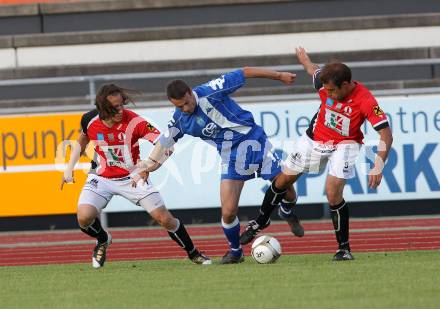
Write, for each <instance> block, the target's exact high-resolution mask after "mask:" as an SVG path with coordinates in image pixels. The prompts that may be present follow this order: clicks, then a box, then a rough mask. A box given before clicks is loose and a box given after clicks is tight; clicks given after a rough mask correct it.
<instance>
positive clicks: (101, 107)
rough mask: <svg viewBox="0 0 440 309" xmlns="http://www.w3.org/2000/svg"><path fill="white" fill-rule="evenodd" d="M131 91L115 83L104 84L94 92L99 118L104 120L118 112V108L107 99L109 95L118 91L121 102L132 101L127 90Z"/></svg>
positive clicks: (125, 103)
mask: <svg viewBox="0 0 440 309" xmlns="http://www.w3.org/2000/svg"><path fill="white" fill-rule="evenodd" d="M130 91H133V90H130V89H126V88H122V87H120V86H118V85H116V84H104V85H102V86H101V87H100V88H99V90H98V92H97V93H96V99H95V105H96V109H97V110H98V114H99V118H100V119H102V120H106V119H109V118H111V117H112V116H114V115H116V114H117V113H118V110H117V109H116V108H114V107H113V106H112V105H111V104H110V102H109V101H108V100H107V97H108V96H109V95H115V94H118V93H120V94H121V96H122V99H123V104H124V105H127V104H128V103H130V102H132V103H134V101H133V99H132V98H131V96H130V95H129V94H128V92H130Z"/></svg>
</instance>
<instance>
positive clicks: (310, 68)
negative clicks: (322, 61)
mask: <svg viewBox="0 0 440 309" xmlns="http://www.w3.org/2000/svg"><path fill="white" fill-rule="evenodd" d="M295 52H296V58H297V59H298V62H299V63H301V64H302V66H303V67H304V70H306V72H307V73H308V74H309V75H313V74H314V73H315V71H316V70H317V69H319V65H317V64H316V63H313V62H312V60H311V59H310V57H309V55H307V52H306V50H305V49H304V47H301V46H299V47H297V48H295Z"/></svg>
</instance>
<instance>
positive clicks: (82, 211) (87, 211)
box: [76, 205, 99, 228]
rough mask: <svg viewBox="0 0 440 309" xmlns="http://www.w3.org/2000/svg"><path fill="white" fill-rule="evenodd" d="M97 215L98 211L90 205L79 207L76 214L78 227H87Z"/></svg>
mask: <svg viewBox="0 0 440 309" xmlns="http://www.w3.org/2000/svg"><path fill="white" fill-rule="evenodd" d="M98 214H99V212H98V210H97V209H96V208H95V207H94V206H92V205H79V206H78V211H77V213H76V218H77V220H78V225H79V226H80V227H82V228H84V227H87V226H89V225H90V224H92V223H93V220H95V218H96V217H97V216H98Z"/></svg>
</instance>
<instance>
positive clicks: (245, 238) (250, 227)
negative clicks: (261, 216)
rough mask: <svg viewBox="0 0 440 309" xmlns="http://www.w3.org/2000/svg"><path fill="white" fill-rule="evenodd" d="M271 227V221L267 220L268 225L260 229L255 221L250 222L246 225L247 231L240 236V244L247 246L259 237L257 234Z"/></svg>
mask: <svg viewBox="0 0 440 309" xmlns="http://www.w3.org/2000/svg"><path fill="white" fill-rule="evenodd" d="M269 225H270V219H269V220H267V222H266V224H265V225H264V226H262V227H260V225H259V224H258V223H257V221H255V220H251V221H249V223H248V224H247V225H246V229H245V230H244V232H243V233H241V235H240V244H241V245H247V244H248V243H250V242H251V241H252V240H253V239H254V238H255V236H257V234H258V233H259V232H260V231H261V230H263V229H265V228H266V227H268V226H269Z"/></svg>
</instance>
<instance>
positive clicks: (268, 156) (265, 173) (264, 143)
mask: <svg viewBox="0 0 440 309" xmlns="http://www.w3.org/2000/svg"><path fill="white" fill-rule="evenodd" d="M272 148H273V146H272V144H271V143H270V142H269V140H268V138H267V136H266V134H265V133H264V131H263V129H261V128H258V129H257V130H255V131H254V132H252V133H251V134H250V135H249V136H247V137H246V139H245V140H243V141H241V142H240V143H238V144H237V145H234V146H233V147H232V148H231V149H230V155H229V156H225V155H222V168H221V170H222V176H221V179H222V180H223V179H235V180H244V181H246V180H249V179H253V178H257V177H261V178H263V179H265V180H268V179H272V178H274V177H275V176H277V175H278V174H279V173H281V159H280V158H279V157H278V156H277V155H276V154H275V153H274V152H273V151H272Z"/></svg>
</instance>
